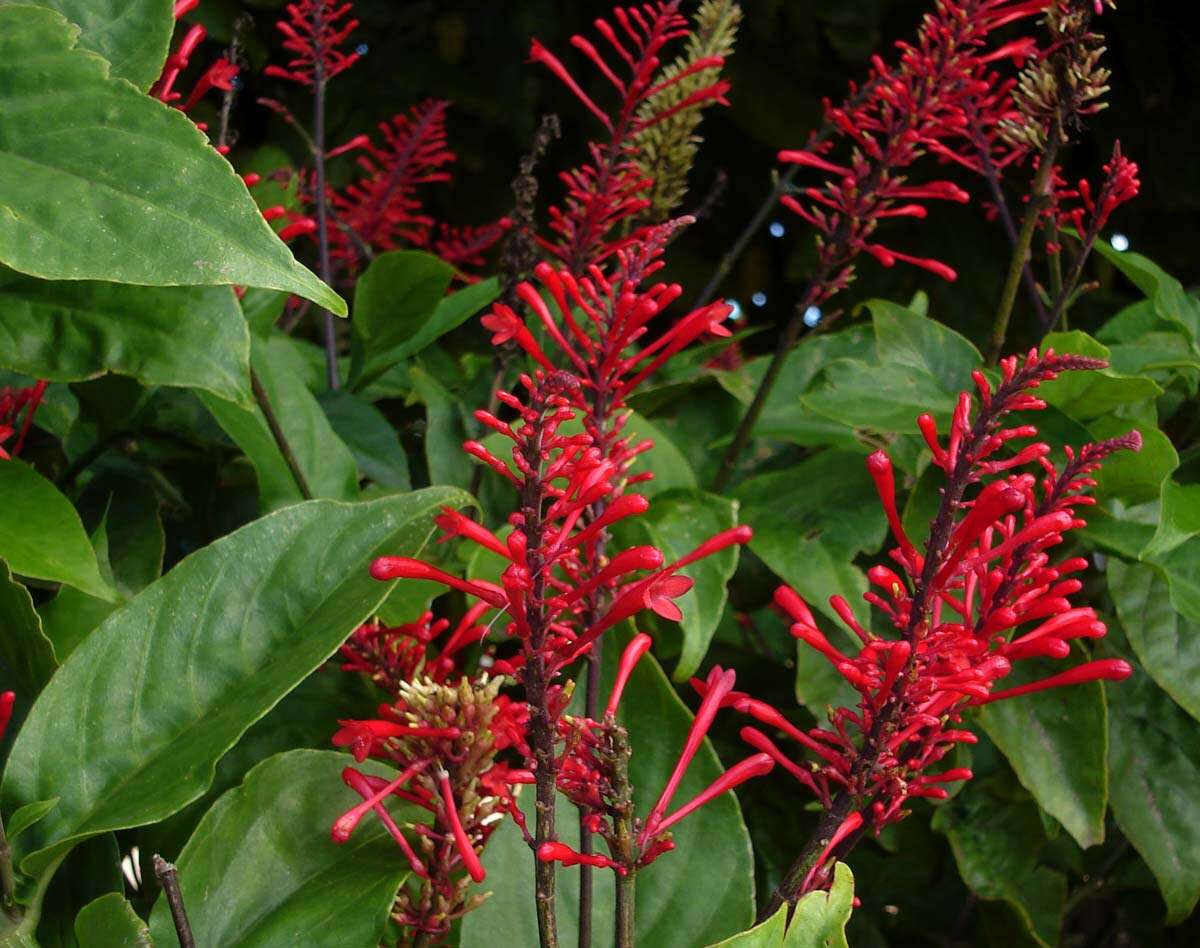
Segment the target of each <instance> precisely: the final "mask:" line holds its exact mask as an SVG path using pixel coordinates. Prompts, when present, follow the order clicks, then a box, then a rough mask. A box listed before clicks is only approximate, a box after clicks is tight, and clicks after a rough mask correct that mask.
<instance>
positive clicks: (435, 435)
mask: <svg viewBox="0 0 1200 948" xmlns="http://www.w3.org/2000/svg"><path fill="white" fill-rule="evenodd" d="M408 374H409V378H411V379H412V385H413V393H414V394H415V395H416V397H417V399H418V400H419V401H421V402H422V403H423V404H424V405H425V465H426V467H427V468H428V470H429V482H430V483H431V484H455V485H457V486H459V487H467V486H468V485H469V484H470V483H471V478H472V476H473V474H474V471H475V462H474V461H472V459H471V457H470V456H469V455H468V454H467V453H466V452H465V451H463V448H462V446H463V442H464V441H466V440H467V427H466V419H465V414H466V412H465V410H464V409H463V405H462V402H461V401H459V400H458V398H456V397H455V396H454V394H453V393H451V392H450V390H449V389H447V388H446V387H445V386H444V385H442V383H441V382H439V381H438V380H437V379H436V378H434V376H433V375H432V374H430V373H429V372H426V371H425V370H424V369H423V368H421V367H419V366H416V365H414V366H411V367H410V368H409V372H408ZM505 443H506V444H507V445H508V446H510V447H511V444H512V442H509V441H507V439H506V440H505ZM499 456H500V457H504V454H501V455H499ZM505 460H507V458H505Z"/></svg>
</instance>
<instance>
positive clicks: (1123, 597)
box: [1108, 559, 1200, 720]
mask: <svg viewBox="0 0 1200 948" xmlns="http://www.w3.org/2000/svg"><path fill="white" fill-rule="evenodd" d="M1108 590H1109V593H1111V595H1112V598H1113V603H1114V604H1115V605H1116V607H1117V615H1118V616H1119V617H1120V619H1121V625H1122V626H1124V628H1125V634H1126V636H1127V637H1128V639H1129V644H1130V645H1131V646H1133V650H1134V652H1135V653H1137V657H1138V661H1139V662H1141V664H1142V667H1143V668H1144V669H1145V670H1146V673H1147V674H1148V675H1150V677H1151V678H1153V679H1154V680H1155V681H1156V682H1158V685H1159V687H1161V688H1162V689H1163V690H1164V691H1165V692H1166V693H1167V694H1169V695H1170V696H1171V697H1172V698H1174V699H1175V701H1176V703H1178V704H1179V706H1180V707H1182V708H1183V709H1184V710H1185V711H1187V713H1188V714H1190V715H1191V716H1192V717H1193V718H1196V719H1197V720H1200V622H1197V621H1195V620H1193V619H1190V618H1188V617H1187V616H1184V615H1181V614H1180V613H1179V612H1178V611H1177V610H1176V608H1175V606H1174V605H1173V604H1172V602H1171V596H1170V591H1169V588H1168V585H1167V580H1166V579H1165V578H1164V577H1163V575H1162V573H1161V572H1160V571H1159V570H1158V569H1156V568H1155V567H1153V566H1148V565H1142V564H1131V563H1123V562H1121V561H1120V560H1115V559H1114V560H1109V562H1108Z"/></svg>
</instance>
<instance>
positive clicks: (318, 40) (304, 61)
mask: <svg viewBox="0 0 1200 948" xmlns="http://www.w3.org/2000/svg"><path fill="white" fill-rule="evenodd" d="M351 8H352V5H351V4H350V3H342V4H340V5H339V4H338V3H337V2H336V0H296V2H295V3H289V4H288V5H287V8H286V9H287V13H288V15H287V19H285V20H279V21H278V22H276V24H275V28H276V29H278V30H279V32H280V33H282V34H283V48H284V49H286V50H287V51H288V52H289V53H291V55H292V58H291V59H290V60H288V63H287V65H286V66H274V65H272V66H267V67H266V69H264V70H263V73H264V74H265V75H268V76H275V77H277V78H279V79H287V80H288V81H290V82H297V83H300V84H301V85H306V86H312V85H315V84H316V83H318V82H327V81H328V80H330V79H332V78H333V77H334V76H337V75H338V74H340V73H342V72H345V71H346V70H347V69H349V68H350V67H351V66H353V65H354V64H355V63H356V62H358V60H359V54H358V53H357V52H350V53H347V52H343V51H342V49H340V48H339V47H341V46H342V45H343V44H344V43H345V42H346V40H347V39H348V38H349V36H350V34H351V33H353V32H354V30H355V29H356V28H357V27H358V20H354V19H351V20H347V19H346V17H347V15H348V14H349V13H350V11H351Z"/></svg>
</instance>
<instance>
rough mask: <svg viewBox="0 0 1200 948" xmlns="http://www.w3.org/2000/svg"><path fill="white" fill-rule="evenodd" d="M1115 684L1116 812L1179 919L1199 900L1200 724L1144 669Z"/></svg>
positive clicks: (1111, 758)
mask: <svg viewBox="0 0 1200 948" xmlns="http://www.w3.org/2000/svg"><path fill="white" fill-rule="evenodd" d="M1109 687H1110V688H1111V689H1112V699H1113V700H1112V701H1111V702H1110V703H1109V708H1110V712H1109V714H1110V717H1109V720H1110V723H1111V727H1112V740H1111V743H1110V744H1109V751H1108V766H1109V770H1110V772H1111V773H1112V808H1113V816H1115V817H1116V820H1117V825H1118V826H1120V827H1121V832H1122V833H1124V834H1125V836H1126V838H1127V839H1128V840H1129V841H1130V842H1131V843H1132V844H1133V846H1134V848H1135V849H1137V851H1138V852H1139V853H1140V854H1141V856H1142V858H1143V859H1144V860H1146V864H1147V865H1148V866H1149V867H1150V869H1151V871H1152V872H1153V873H1154V876H1155V878H1156V879H1157V880H1158V885H1159V888H1160V889H1161V890H1162V894H1163V899H1164V900H1165V901H1166V903H1167V924H1168V925H1175V924H1178V923H1179V922H1181V921H1183V920H1184V919H1185V918H1187V916H1188V915H1190V914H1191V913H1192V911H1193V910H1194V909H1195V907H1196V903H1197V901H1198V900H1200V800H1198V799H1197V797H1196V787H1198V786H1200V754H1198V753H1197V748H1198V747H1200V725H1197V723H1196V722H1195V721H1194V720H1192V719H1191V718H1189V717H1188V716H1187V715H1186V714H1184V713H1183V712H1182V711H1181V710H1180V709H1179V707H1178V706H1177V705H1176V704H1175V703H1174V702H1172V701H1171V699H1170V698H1168V697H1167V696H1166V695H1165V694H1164V693H1163V692H1162V691H1161V690H1159V689H1158V688H1156V687H1155V686H1154V685H1153V683H1152V682H1151V681H1150V680H1149V679H1148V678H1147V677H1146V676H1145V675H1142V674H1137V675H1135V676H1134V677H1133V678H1131V679H1129V680H1127V681H1123V682H1120V683H1117V684H1112V685H1109Z"/></svg>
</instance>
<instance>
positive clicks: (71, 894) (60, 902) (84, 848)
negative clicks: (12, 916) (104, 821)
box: [37, 833, 125, 948]
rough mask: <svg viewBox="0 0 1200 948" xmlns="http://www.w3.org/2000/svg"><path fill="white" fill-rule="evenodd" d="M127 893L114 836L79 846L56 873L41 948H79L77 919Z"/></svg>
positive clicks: (40, 925)
mask: <svg viewBox="0 0 1200 948" xmlns="http://www.w3.org/2000/svg"><path fill="white" fill-rule="evenodd" d="M124 889H125V880H124V877H123V875H122V872H121V851H120V849H119V848H118V846H117V837H116V834H115V833H101V834H100V835H99V836H93V837H92V838H91V839H89V840H87V841H86V842H84V843H83V844H81V845H79V846H76V847H75V849H73V850H72V851H71V852H70V853H69V854H68V855H67V857H66V859H64V860H63V862H62V865H60V866H59V867H58V869H57V870H56V871H55V874H54V878H53V879H52V880H51V881H50V885H49V887H48V889H47V891H46V894H45V896H44V898H43V900H42V904H41V912H40V915H41V917H40V918H39V919H38V922H37V940H38V943H39V944H40V945H41V946H42V948H76V946H77V944H78V942H77V939H76V938H75V917H76V916H77V915H78V914H79V913H80V912H81V911H82V910H83V909H84V908H85V907H86V906H87V905H89V904H91V903H92V902H94V901H95V900H96V899H98V898H100V897H101V896H103V895H108V894H109V893H110V892H116V893H121V892H124Z"/></svg>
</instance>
